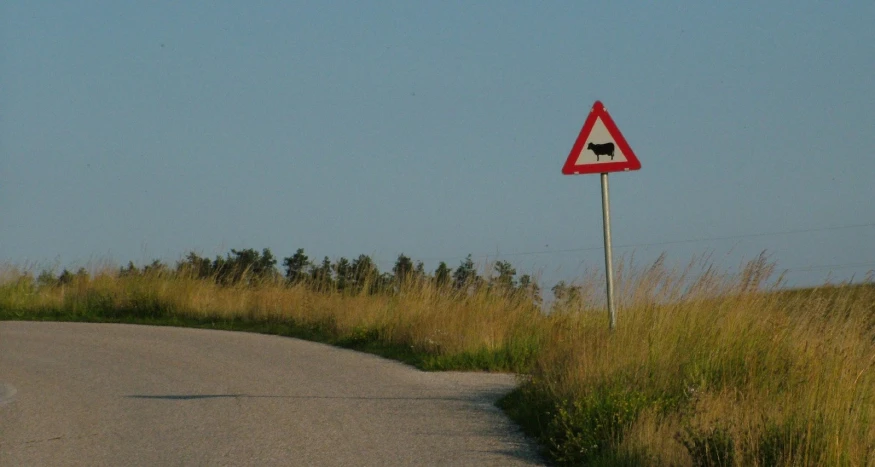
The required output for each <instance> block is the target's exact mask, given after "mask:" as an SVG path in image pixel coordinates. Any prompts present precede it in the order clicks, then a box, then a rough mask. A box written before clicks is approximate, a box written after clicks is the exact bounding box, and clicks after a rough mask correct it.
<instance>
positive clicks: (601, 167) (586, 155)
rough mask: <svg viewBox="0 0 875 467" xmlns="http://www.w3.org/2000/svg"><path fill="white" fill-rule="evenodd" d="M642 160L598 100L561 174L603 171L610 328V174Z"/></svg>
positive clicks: (638, 165)
mask: <svg viewBox="0 0 875 467" xmlns="http://www.w3.org/2000/svg"><path fill="white" fill-rule="evenodd" d="M640 168H641V162H640V161H639V160H638V157H636V156H635V153H634V152H632V148H630V147H629V143H627V142H626V138H624V137H623V134H622V133H620V129H619V128H617V125H616V124H615V123H614V119H613V118H611V116H610V115H609V114H608V110H607V109H605V106H604V105H602V103H601V102H599V101H596V102H595V104H593V106H592V110H590V111H589V116H588V117H586V121H585V122H584V123H583V128H581V129H580V134H578V135H577V140H575V141H574V146H572V147H571V153H569V154H568V159H566V160H565V165H564V166H563V167H562V173H563V174H565V175H575V174H601V176H602V177H601V178H602V222H603V226H604V233H605V278H606V281H607V295H608V314H609V315H610V327H611V330H613V329H614V328H616V327H617V310H616V308H614V265H613V258H612V254H611V201H610V199H609V198H608V173H609V172H628V171H630V170H639V169H640Z"/></svg>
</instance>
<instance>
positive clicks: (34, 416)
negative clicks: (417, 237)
mask: <svg viewBox="0 0 875 467" xmlns="http://www.w3.org/2000/svg"><path fill="white" fill-rule="evenodd" d="M514 384H515V382H514V378H513V377H512V376H510V375H496V374H484V373H425V372H420V371H418V370H415V369H413V368H411V367H409V366H406V365H402V364H400V363H397V362H393V361H389V360H384V359H381V358H378V357H374V356H371V355H366V354H360V353H357V352H352V351H349V350H344V349H337V348H333V347H329V346H325V345H321V344H315V343H311V342H305V341H301V340H297V339H289V338H282V337H276V336H263V335H257V334H246V333H233V332H221V331H206V330H197V329H179V328H164V327H161V328H159V327H151V326H129V325H116V324H80V323H29V322H0V465H2V466H16V465H40V466H43V465H126V466H127V465H149V466H156V465H162V466H170V465H332V466H342V465H501V466H509V465H535V464H540V460H539V459H538V458H537V456H536V455H535V454H534V450H533V448H532V446H531V445H530V444H529V443H528V442H527V441H526V440H525V439H524V438H523V437H522V435H521V434H520V433H519V431H518V430H517V429H516V428H515V427H514V425H513V424H511V422H510V421H509V420H508V419H507V418H506V417H505V416H504V415H503V414H502V413H501V411H500V410H498V409H496V408H495V407H494V406H493V402H494V401H495V400H496V399H497V398H498V397H500V396H501V395H502V394H504V393H506V392H507V391H509V390H511V388H512V387H513V386H514Z"/></svg>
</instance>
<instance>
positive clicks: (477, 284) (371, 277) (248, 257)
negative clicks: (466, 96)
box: [37, 248, 568, 304]
mask: <svg viewBox="0 0 875 467" xmlns="http://www.w3.org/2000/svg"><path fill="white" fill-rule="evenodd" d="M277 263H278V260H277V258H276V257H275V256H274V255H273V253H272V252H271V251H270V249H269V248H264V249H262V250H261V251H260V252H259V251H257V250H255V249H252V248H247V249H242V250H236V249H231V251H230V252H229V253H228V254H226V255H225V256H218V255H217V256H216V257H215V258H212V259H210V258H208V257H204V256H201V255H199V254H198V253H196V252H194V251H192V252H189V253H188V254H186V255H185V256H184V257H183V259H182V260H180V261H177V262H176V264H175V267H172V266H169V265H167V264H165V263H163V262H162V261H160V260H154V261H152V262H151V263H150V264H147V265H145V266H143V267H137V266H136V265H135V264H134V263H133V262H128V264H127V265H126V266H123V267H121V268H120V269H119V276H121V277H135V276H158V277H162V276H163V277H185V278H192V279H200V280H209V281H214V282H216V283H217V284H219V285H222V286H229V287H231V286H254V285H259V284H265V283H272V284H279V283H285V284H287V285H291V286H304V287H308V288H311V289H313V290H317V291H324V292H329V291H340V292H353V293H360V292H367V293H372V294H377V293H392V292H397V291H400V290H401V288H403V287H405V286H406V285H409V284H414V283H424V282H428V283H431V284H433V285H435V286H438V287H440V288H446V289H447V290H456V291H460V292H465V293H473V292H474V291H477V290H480V289H482V288H486V290H488V291H490V292H493V293H505V294H508V293H514V294H518V295H519V296H521V297H527V298H529V299H531V300H532V301H533V302H534V303H537V304H540V303H541V302H542V298H541V289H540V287H539V286H538V284H537V282H536V281H535V280H533V278H532V277H531V276H530V275H528V274H523V275H521V276H519V277H517V270H516V268H514V267H513V265H511V264H510V263H509V262H508V261H497V262H495V263H493V264H492V269H491V270H490V271H488V273H487V274H486V276H483V275H481V274H480V273H479V272H478V268H477V266H476V265H475V263H474V260H473V259H472V257H471V255H468V256H467V257H466V258H465V259H464V260H462V261H461V262H460V263H459V265H458V266H457V267H456V268H455V269H453V268H450V267H449V266H448V265H447V263H446V262H444V261H441V262H440V263H439V264H438V266H437V268H436V269H435V270H434V271H426V269H425V265H424V264H423V262H422V261H414V260H413V259H411V258H410V257H409V256H407V255H405V254H403V253H401V254H400V255H398V258H397V259H396V260H395V264H394V266H393V267H392V269H391V271H385V272H383V271H380V269H379V268H378V267H377V264H376V263H375V262H374V260H373V259H372V258H371V257H370V256H368V255H364V254H362V255H359V256H358V257H356V258H354V259H352V260H350V259H348V258H345V257H341V258H339V259H336V260H333V261H332V260H331V259H330V258H329V257H327V256H325V257H324V258H322V260H321V261H314V260H312V259H310V257H309V256H307V254H306V253H305V252H304V249H303V248H299V249H298V250H297V251H295V253H294V254H293V255H292V256H289V257H286V258H283V259H282V262H281V263H280V264H281V267H282V269H279V268H278V267H277ZM77 278H78V280H86V281H87V280H88V272H87V271H86V270H85V269H84V268H80V269H79V270H78V271H77V272H75V273H72V272H70V271H68V270H67V269H64V270H63V271H62V272H61V273H60V275H58V276H55V275H54V274H53V273H51V272H50V271H43V272H42V273H41V274H40V275H39V277H38V278H37V282H38V283H39V284H41V285H67V284H72V283H74V282H75V281H76V280H77ZM557 287H559V288H560V289H557V288H556V287H554V288H553V291H554V293H556V292H558V293H559V294H564V295H563V296H568V292H567V291H566V289H567V287H568V286H565V285H564V283H560V284H558V285H557Z"/></svg>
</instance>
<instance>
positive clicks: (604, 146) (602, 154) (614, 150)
mask: <svg viewBox="0 0 875 467" xmlns="http://www.w3.org/2000/svg"><path fill="white" fill-rule="evenodd" d="M611 162H628V159H627V158H626V155H625V154H623V150H622V149H621V148H620V145H619V144H617V142H616V141H614V137H613V136H611V133H610V132H609V131H608V128H607V127H606V126H605V123H604V122H602V119H601V118H599V117H597V118H596V120H595V123H594V124H593V126H592V131H590V133H589V136H588V137H587V138H586V141H584V143H583V147H582V148H581V151H580V153H579V154H578V155H577V159H575V163H574V165H591V164H610V163H611Z"/></svg>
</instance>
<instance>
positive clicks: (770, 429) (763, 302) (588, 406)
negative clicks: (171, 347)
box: [0, 256, 875, 466]
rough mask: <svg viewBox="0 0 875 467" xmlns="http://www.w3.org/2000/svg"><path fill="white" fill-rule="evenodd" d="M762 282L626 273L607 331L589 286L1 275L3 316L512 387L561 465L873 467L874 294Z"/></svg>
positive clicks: (656, 270) (515, 406)
mask: <svg viewBox="0 0 875 467" xmlns="http://www.w3.org/2000/svg"><path fill="white" fill-rule="evenodd" d="M772 272H773V266H772V265H771V264H769V263H768V262H767V261H766V260H765V258H764V257H762V256H761V257H759V258H757V259H755V260H754V261H751V262H750V263H748V264H747V265H745V266H744V267H743V268H742V270H741V272H739V273H737V274H729V273H726V272H720V271H717V270H716V269H715V268H714V267H712V266H711V265H710V264H709V263H708V261H707V260H703V261H693V262H691V263H690V265H689V266H688V267H687V268H685V269H673V268H669V267H667V266H665V262H664V259H662V258H661V259H660V260H658V261H656V262H655V263H654V264H652V265H648V266H646V267H633V266H629V265H628V264H625V265H624V267H623V268H621V270H620V271H618V284H617V291H618V297H619V303H618V305H619V306H618V308H619V312H620V315H619V319H618V327H617V329H616V330H615V331H613V332H610V331H608V329H607V317H606V316H605V312H604V311H603V305H601V303H603V300H602V299H601V297H600V294H601V290H602V289H601V287H600V278H599V277H598V276H597V275H592V276H588V277H586V278H584V279H583V280H582V282H581V283H580V284H578V285H579V288H578V289H577V290H579V291H580V293H579V295H577V296H575V297H574V299H573V300H564V301H562V302H557V303H556V304H554V306H553V307H552V308H551V311H550V313H544V312H542V310H541V309H540V307H538V306H537V305H535V304H534V303H532V301H531V300H529V299H526V297H524V296H522V295H520V294H513V293H501V292H497V291H495V290H490V289H489V288H487V287H481V288H479V289H475V288H469V289H466V290H464V291H460V290H456V289H453V288H451V287H441V286H437V285H435V284H434V282H431V281H425V280H423V281H415V282H409V283H406V284H403V285H402V286H400V287H399V288H398V289H395V290H393V291H391V293H382V294H369V293H366V292H359V293H349V292H338V291H332V290H330V291H317V290H313V289H311V288H309V287H307V286H305V285H295V286H290V285H287V284H284V283H281V282H264V283H260V284H255V285H249V286H220V285H217V284H216V283H215V281H211V280H198V279H190V278H186V277H182V276H178V275H174V274H146V275H137V276H120V275H118V274H117V273H116V271H110V270H107V271H104V272H98V273H96V274H94V275H93V276H92V275H81V276H77V277H74V278H73V279H72V280H71V281H70V282H69V283H66V284H64V285H57V284H53V285H46V284H40V283H39V282H38V281H37V280H35V279H34V278H33V277H32V275H31V274H29V273H28V272H25V271H21V270H18V269H16V268H15V267H5V268H3V271H2V273H0V319H3V320H67V321H94V322H97V321H99V322H124V323H139V324H153V325H172V326H194V327H202V328H212V329H227V330H240V331H250V332H262V333H270V334H279V335H285V336H293V337H300V338H305V339H310V340H315V341H319V342H325V343H329V344H333V345H339V346H343V347H348V348H353V349H357V350H363V351H367V352H371V353H376V354H378V355H383V356H386V357H389V358H393V359H398V360H401V361H404V362H406V363H410V364H412V365H415V366H417V367H419V368H422V369H426V370H488V371H509V372H516V373H519V374H521V375H523V376H521V379H522V385H521V387H520V388H519V389H518V390H516V391H514V392H513V393H511V394H509V395H508V396H506V397H505V398H504V399H502V401H500V402H499V405H500V406H501V407H502V408H503V409H504V410H505V411H506V412H507V413H508V415H509V416H510V417H511V418H513V419H514V420H515V421H516V422H517V423H519V424H520V426H521V427H522V428H523V430H524V431H526V432H527V433H528V434H529V435H531V436H532V437H534V438H535V439H537V440H538V442H539V443H540V445H541V446H542V449H543V451H544V453H545V455H546V456H547V457H548V458H549V459H550V460H552V461H553V462H555V463H556V464H559V465H611V466H616V465H694V466H748V465H751V466H768V465H873V464H875V374H873V371H875V368H873V366H875V345H873V343H875V286H873V285H872V284H864V285H855V286H850V285H840V286H831V285H825V286H822V287H818V288H814V289H805V290H785V289H782V288H779V287H777V286H775V285H774V284H780V280H777V281H774V280H771V281H770V277H771V276H772ZM767 283H770V284H773V286H767V285H765V284H767ZM363 290H367V287H365V288H364V289H363Z"/></svg>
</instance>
